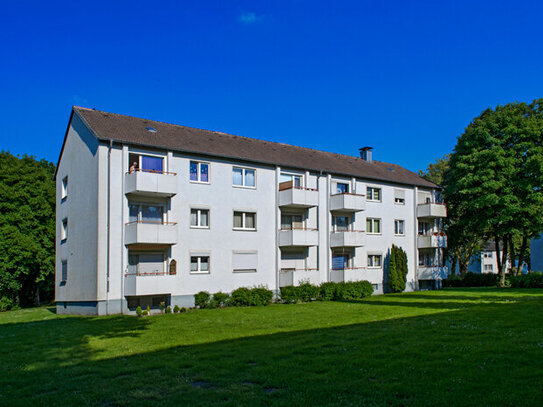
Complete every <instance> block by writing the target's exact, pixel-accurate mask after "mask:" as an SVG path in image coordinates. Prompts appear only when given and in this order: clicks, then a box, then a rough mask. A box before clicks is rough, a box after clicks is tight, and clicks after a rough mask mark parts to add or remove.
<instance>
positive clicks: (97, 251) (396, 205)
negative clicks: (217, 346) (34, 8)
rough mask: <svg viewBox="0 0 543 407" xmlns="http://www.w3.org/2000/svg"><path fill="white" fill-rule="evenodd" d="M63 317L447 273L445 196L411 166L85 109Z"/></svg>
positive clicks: (75, 118)
mask: <svg viewBox="0 0 543 407" xmlns="http://www.w3.org/2000/svg"><path fill="white" fill-rule="evenodd" d="M56 181H57V208H56V213H57V222H56V224H57V241H56V293H55V296H56V302H57V312H58V313H73V314H97V315H107V314H116V313H130V312H133V311H134V310H135V308H136V307H137V306H138V305H140V306H141V307H142V308H145V307H146V306H147V305H149V306H150V307H156V306H157V305H158V304H159V303H160V302H161V301H164V302H165V303H166V304H169V305H172V306H173V305H179V306H193V304H194V297H193V296H194V294H195V293H197V292H199V291H202V290H205V291H208V292H210V293H214V292H218V291H222V292H231V291H232V290H234V289H236V288H238V287H242V286H244V287H252V286H259V285H264V286H266V287H268V288H269V289H272V290H274V291H278V290H279V288H280V287H281V286H284V285H290V284H294V285H296V284H299V283H300V282H303V281H309V282H311V283H313V284H320V283H322V282H325V281H356V280H368V281H370V282H371V283H372V284H373V285H374V289H375V292H377V293H382V292H383V289H384V287H386V271H387V256H388V253H389V250H390V248H391V246H392V244H395V245H398V246H401V247H402V248H403V249H404V250H405V251H406V252H407V254H408V269H409V273H408V276H407V280H408V282H407V290H416V289H419V288H432V287H435V286H437V285H439V284H440V280H441V279H442V278H445V277H446V275H447V271H446V268H445V267H444V266H442V264H443V261H442V260H443V259H442V249H443V248H444V247H446V243H447V239H446V236H444V235H443V234H442V233H441V223H442V218H444V217H445V216H446V208H445V206H444V205H443V204H442V203H440V200H439V187H438V186H437V185H435V184H433V183H431V182H429V181H427V180H425V179H423V178H421V177H419V176H418V175H417V174H414V173H412V172H410V171H408V170H406V169H404V168H402V167H400V166H398V165H395V164H388V163H384V162H380V161H374V160H372V151H371V149H370V148H363V149H361V154H360V157H354V156H346V155H339V154H334V153H329V152H324V151H318V150H313V149H308V148H302V147H297V146H291V145H286V144H281V143H272V142H267V141H262V140H257V139H251V138H246V137H239V136H233V135H228V134H224V133H220V132H214V131H207V130H200V129H194V128H189V127H184V126H178V125H172V124H166V123H161V122H156V121H151V120H145V119H139V118H134V117H129V116H124V115H119V114H113V113H106V112H101V111H97V110H91V109H86V108H80V107H74V108H73V110H72V113H71V116H70V120H69V124H68V128H67V131H66V135H65V139H64V143H63V146H62V151H61V153H60V157H59V162H58V167H57V173H56Z"/></svg>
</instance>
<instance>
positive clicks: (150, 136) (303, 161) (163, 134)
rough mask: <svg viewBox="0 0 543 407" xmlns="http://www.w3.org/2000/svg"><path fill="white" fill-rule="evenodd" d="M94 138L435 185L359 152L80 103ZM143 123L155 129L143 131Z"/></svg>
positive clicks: (401, 182)
mask: <svg viewBox="0 0 543 407" xmlns="http://www.w3.org/2000/svg"><path fill="white" fill-rule="evenodd" d="M73 110H74V112H76V113H77V114H78V115H79V117H81V119H82V120H83V121H84V122H85V123H86V124H87V126H88V127H89V129H90V130H91V131H92V132H93V133H94V134H95V135H96V137H97V138H98V139H100V140H107V141H109V140H113V141H114V142H120V143H125V144H133V145H140V146H149V147H155V148H157V147H158V148H164V149H168V150H173V151H181V152H187V153H195V154H203V155H208V156H214V157H224V158H231V159H236V160H243V161H248V162H254V163H260V164H269V165H279V166H281V167H288V168H297V169H304V170H310V171H323V172H327V173H330V174H335V175H345V176H353V177H359V178H365V179H370V180H379V181H388V182H392V183H398V184H406V185H416V186H421V187H427V188H436V187H437V185H436V184H434V183H432V182H430V181H427V180H425V179H424V178H421V177H420V176H418V175H417V174H415V173H414V172H411V171H409V170H407V169H405V168H402V167H400V166H399V165H396V164H389V163H384V162H380V161H373V162H371V163H368V162H366V161H364V160H362V159H361V158H359V157H353V156H348V155H342V154H335V153H329V152H326V151H319V150H313V149H310V148H304V147H298V146H293V145H289V144H283V143H274V142H270V141H264V140H258V139H253V138H248V137H241V136H234V135H231V134H226V133H221V132H217V131H210V130H202V129H196V128H192V127H185V126H179V125H175V124H168V123H163V122H157V121H153V120H146V119H140V118H137V117H131V116H125V115H121V114H116V113H107V112H102V111H99V110H94V109H87V108H83V107H76V106H74V108H73ZM146 127H152V128H154V129H156V133H151V132H149V131H148V130H147V129H146Z"/></svg>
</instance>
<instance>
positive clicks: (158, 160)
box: [128, 153, 164, 172]
mask: <svg viewBox="0 0 543 407" xmlns="http://www.w3.org/2000/svg"><path fill="white" fill-rule="evenodd" d="M163 164H164V159H163V158H162V157H155V156H151V155H141V154H133V153H132V154H129V156H128V167H129V168H128V171H129V172H134V171H143V172H163V171H164V165H163Z"/></svg>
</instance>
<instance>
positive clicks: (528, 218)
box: [444, 99, 543, 284]
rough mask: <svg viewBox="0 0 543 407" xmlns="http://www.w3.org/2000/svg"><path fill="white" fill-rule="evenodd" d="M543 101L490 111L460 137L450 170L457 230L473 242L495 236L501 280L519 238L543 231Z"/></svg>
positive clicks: (452, 211)
mask: <svg viewBox="0 0 543 407" xmlns="http://www.w3.org/2000/svg"><path fill="white" fill-rule="evenodd" d="M542 103H543V99H539V100H536V101H534V102H533V103H532V104H530V105H527V104H525V103H510V104H507V105H504V106H497V107H496V108H495V109H490V108H489V109H487V110H485V111H484V112H483V113H481V115H480V116H478V117H477V118H475V119H474V120H473V121H472V122H471V123H470V125H469V126H468V127H467V128H466V130H465V132H464V133H463V134H462V135H461V136H460V137H459V138H458V142H457V144H456V147H455V149H454V152H453V154H452V156H451V159H450V162H449V169H448V170H447V171H446V173H445V178H444V186H445V197H446V199H447V203H448V211H449V216H450V218H451V219H452V221H453V222H452V225H454V226H451V227H452V228H453V232H455V233H456V234H457V236H458V235H459V236H462V239H464V240H466V241H469V242H470V243H471V244H474V243H475V242H476V241H479V242H481V241H486V240H489V239H492V240H493V241H494V245H495V248H496V252H497V254H498V259H497V260H498V270H499V274H500V281H501V284H505V272H506V270H505V266H506V261H507V260H508V259H510V258H511V254H510V250H511V247H512V246H513V245H512V244H511V242H513V239H514V237H515V236H517V235H518V236H521V241H524V242H527V241H528V240H529V239H530V238H531V237H532V236H534V235H536V234H538V233H540V232H541V230H543V147H542V140H543V114H542V107H541V105H542ZM455 228H456V229H455ZM450 229H451V228H449V229H448V233H451V230H450ZM462 239H460V240H462ZM500 243H501V244H500ZM526 246H527V243H526V244H522V242H521V247H520V250H519V252H520V253H519V255H520V256H521V257H522V258H523V257H524V256H525V254H524V252H525V251H526ZM502 247H503V250H502V249H501V248H502Z"/></svg>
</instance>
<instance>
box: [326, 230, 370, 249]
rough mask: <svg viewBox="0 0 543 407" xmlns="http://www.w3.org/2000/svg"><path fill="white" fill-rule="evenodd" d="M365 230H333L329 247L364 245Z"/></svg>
mask: <svg viewBox="0 0 543 407" xmlns="http://www.w3.org/2000/svg"><path fill="white" fill-rule="evenodd" d="M365 233H366V231H365V230H335V231H332V232H331V233H330V247H360V246H364V245H365V244H366V234H365Z"/></svg>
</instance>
